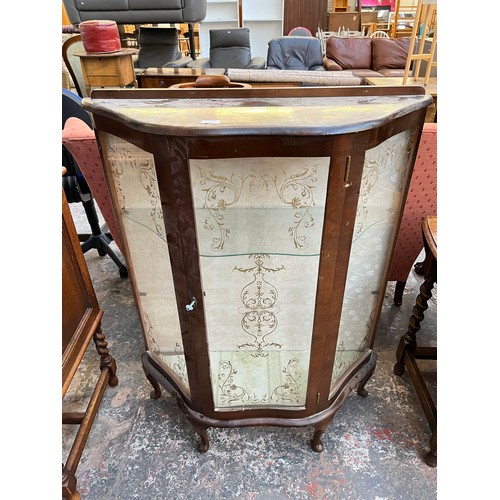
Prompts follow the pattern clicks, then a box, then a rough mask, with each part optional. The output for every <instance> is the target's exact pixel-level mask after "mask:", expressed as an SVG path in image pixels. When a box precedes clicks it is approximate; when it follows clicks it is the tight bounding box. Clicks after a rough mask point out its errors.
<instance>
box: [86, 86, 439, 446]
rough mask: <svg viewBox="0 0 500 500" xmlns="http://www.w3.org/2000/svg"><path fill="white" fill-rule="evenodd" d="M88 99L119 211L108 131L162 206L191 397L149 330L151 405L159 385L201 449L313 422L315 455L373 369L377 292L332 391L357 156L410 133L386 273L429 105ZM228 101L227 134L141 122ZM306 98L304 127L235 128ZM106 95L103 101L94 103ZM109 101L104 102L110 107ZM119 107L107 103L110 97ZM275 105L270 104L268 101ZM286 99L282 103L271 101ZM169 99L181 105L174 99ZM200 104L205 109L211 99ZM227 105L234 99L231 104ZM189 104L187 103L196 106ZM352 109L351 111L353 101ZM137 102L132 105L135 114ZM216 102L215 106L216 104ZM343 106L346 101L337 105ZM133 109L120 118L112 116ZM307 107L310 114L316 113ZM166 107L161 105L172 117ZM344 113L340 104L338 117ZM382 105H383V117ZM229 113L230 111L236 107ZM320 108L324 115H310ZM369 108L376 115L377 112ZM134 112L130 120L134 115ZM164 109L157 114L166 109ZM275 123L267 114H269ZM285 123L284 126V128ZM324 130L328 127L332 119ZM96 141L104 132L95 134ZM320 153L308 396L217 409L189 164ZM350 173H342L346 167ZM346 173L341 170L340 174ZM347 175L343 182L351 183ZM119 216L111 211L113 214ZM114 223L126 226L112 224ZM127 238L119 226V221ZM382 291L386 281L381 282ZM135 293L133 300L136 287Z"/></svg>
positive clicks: (398, 97)
mask: <svg viewBox="0 0 500 500" xmlns="http://www.w3.org/2000/svg"><path fill="white" fill-rule="evenodd" d="M92 97H93V99H92V100H85V101H84V104H83V105H84V107H85V108H86V109H88V110H89V111H91V112H92V113H93V118H94V122H95V125H96V129H97V136H98V139H99V142H100V144H101V148H102V153H103V154H102V156H103V158H104V164H105V169H106V175H107V178H108V182H109V184H110V187H111V192H112V196H113V198H114V203H115V205H116V207H117V208H118V209H119V202H118V197H117V193H116V189H115V187H114V185H113V179H112V166H111V164H110V161H109V156H108V151H107V149H106V141H105V137H104V136H105V135H106V134H111V135H113V136H116V137H119V138H120V139H122V140H125V141H127V142H130V143H131V144H133V145H134V146H136V147H138V148H140V149H141V150H143V151H146V152H148V153H150V154H151V155H153V157H154V166H155V172H156V176H157V182H158V191H159V194H160V199H161V208H162V212H163V216H164V217H163V221H164V224H165V234H166V235H167V242H168V250H169V255H170V264H171V269H172V274H173V282H174V286H175V295H176V303H177V315H178V318H179V322H180V331H181V334H182V343H183V352H184V355H185V362H186V366H187V376H188V382H189V388H190V393H189V394H187V393H186V391H185V390H184V388H183V386H182V384H181V383H179V380H178V379H177V377H176V375H175V373H173V372H172V371H171V370H169V369H168V367H166V365H165V364H164V363H162V361H161V359H159V357H158V356H157V355H155V354H154V353H153V352H152V350H151V349H150V347H151V346H150V345H148V344H149V340H148V337H147V335H146V333H145V332H144V333H145V341H146V347H147V350H146V352H145V353H144V354H143V356H142V362H143V368H144V371H145V374H146V376H147V378H148V379H149V380H150V382H151V383H152V385H153V392H152V397H154V398H158V397H159V396H160V394H161V387H160V386H163V387H165V388H166V389H167V390H168V391H169V392H170V393H172V394H173V395H175V397H176V398H177V401H178V404H179V407H180V408H181V410H182V411H183V412H184V413H185V414H186V416H187V417H188V419H189V421H190V422H191V423H192V424H193V426H194V428H195V429H196V432H197V433H198V434H199V437H200V444H199V447H198V449H199V450H200V451H206V450H207V449H208V435H207V432H206V431H207V429H208V428H209V427H240V426H247V425H276V426H292V427H300V426H312V427H313V428H314V429H315V432H314V435H313V438H312V442H311V446H312V448H313V449H314V450H315V451H321V450H322V449H323V445H322V443H321V434H322V433H323V432H324V430H325V429H326V427H327V425H328V424H329V422H330V421H331V419H332V418H333V416H334V414H335V412H336V411H337V410H338V408H339V407H340V406H341V404H342V403H343V402H344V400H345V399H346V397H347V396H348V395H349V393H350V392H351V391H352V390H353V389H356V390H357V392H358V394H360V395H362V396H366V395H367V392H366V390H365V389H364V386H365V384H366V382H367V381H368V379H369V378H370V376H371V374H372V373H373V371H374V369H375V363H376V355H375V353H374V352H373V350H372V347H373V342H374V335H375V332H376V328H377V322H378V316H379V314H380V309H381V305H382V301H383V296H384V293H383V289H382V290H379V291H378V296H377V304H376V306H375V307H374V317H373V318H372V321H371V329H370V332H369V335H368V336H367V339H366V348H364V349H363V350H362V352H360V353H359V357H358V358H357V360H356V361H355V362H353V363H352V364H351V366H349V368H348V369H347V370H345V371H344V372H343V373H342V374H341V376H340V377H339V379H338V380H336V382H335V383H334V384H333V383H332V371H333V367H334V362H335V357H336V345H337V340H338V339H337V335H338V330H339V323H340V319H341V311H342V304H343V300H344V286H345V281H346V276H347V272H348V265H349V257H350V249H351V243H352V239H353V231H354V222H355V219H356V211H357V203H358V196H359V189H360V184H361V179H362V175H363V168H364V161H365V152H366V151H367V150H368V149H371V148H374V147H376V146H378V145H380V144H382V143H383V142H384V141H386V140H388V139H390V138H392V137H394V136H396V135H397V134H400V133H402V132H405V131H410V139H409V143H408V144H407V146H406V147H407V155H408V157H407V158H408V161H407V164H406V165H405V166H404V167H405V169H406V173H405V176H404V188H403V191H404V193H403V195H402V197H401V200H400V205H399V207H398V216H397V221H396V223H395V228H394V231H393V233H394V234H393V237H392V243H391V244H390V245H389V252H388V254H387V255H386V256H385V268H384V269H385V271H384V276H386V275H387V272H388V265H389V262H390V257H391V252H392V250H391V249H392V247H393V245H394V242H395V236H396V234H397V228H398V226H399V221H400V218H401V214H402V208H403V206H404V201H405V197H406V189H407V186H408V182H409V178H410V175H411V170H412V168H413V163H414V160H415V155H416V151H417V147H418V142H419V138H420V133H421V130H422V126H423V122H424V117H425V111H426V107H427V106H428V105H429V103H430V102H431V101H432V99H431V98H430V97H429V96H426V95H425V91H424V89H423V88H422V87H409V86H407V87H394V88H390V89H388V88H384V89H381V88H376V87H343V88H341V87H337V88H326V87H324V88H321V87H317V88H287V89H285V88H281V89H276V88H274V89H242V90H239V89H238V90H234V91H233V90H231V91H228V90H222V89H213V90H202V91H200V92H197V91H192V90H190V91H183V92H181V93H179V91H176V90H149V89H144V90H139V91H133V92H130V91H126V90H123V91H116V92H115V91H96V92H94V94H93V96H92ZM218 98H222V99H224V100H225V101H226V104H225V105H227V101H231V99H234V103H235V107H234V113H235V114H234V115H232V114H231V113H229V114H228V115H225V116H226V118H227V119H228V121H231V119H232V118H234V120H235V122H234V123H232V125H234V126H228V127H227V128H224V127H218V126H217V125H215V124H214V125H210V124H207V125H208V126H206V127H205V126H186V125H185V124H184V123H173V122H172V120H168V119H166V120H165V121H161V120H160V121H158V120H156V121H155V120H149V118H147V119H145V118H144V115H143V114H141V111H140V109H141V107H142V106H144V105H146V101H147V102H149V103H150V104H151V103H153V102H154V101H155V100H157V101H156V102H157V103H158V106H160V107H162V105H161V104H160V103H162V102H164V103H166V102H167V101H170V102H171V103H173V106H174V107H175V106H176V105H179V107H182V108H184V111H185V112H186V113H189V107H190V106H193V107H194V108H196V112H197V113H198V112H200V110H199V104H200V102H201V100H202V99H203V100H204V99H206V100H208V101H210V104H208V105H209V106H210V105H213V106H214V107H216V106H217V105H218V103H217V99H218ZM302 98H304V99H312V101H311V102H312V103H314V104H315V105H321V106H323V105H324V106H327V108H328V106H330V108H328V109H327V110H326V111H325V108H323V107H322V108H321V109H322V111H323V112H324V113H325V114H322V115H321V116H318V118H317V120H318V122H317V123H314V120H311V118H313V115H312V114H311V113H314V111H312V110H311V109H309V110H308V109H307V107H304V113H305V114H304V121H303V123H293V124H292V123H291V122H286V123H283V124H280V123H277V122H275V121H273V119H271V118H269V119H270V123H266V121H265V120H264V121H263V122H262V123H259V125H258V126H254V125H248V124H247V123H243V122H238V108H239V107H240V106H243V107H246V106H249V107H255V106H257V107H259V108H261V107H262V108H265V107H266V106H269V107H270V108H272V106H274V105H278V106H280V105H281V106H286V105H288V106H290V102H292V101H291V100H290V99H294V100H296V99H299V100H300V99H302ZM101 99H102V100H101ZM108 99H109V100H110V101H108ZM115 99H116V101H115V104H118V107H113V105H111V106H108V105H109V103H110V102H112V101H113V100H115ZM266 99H268V100H269V99H272V101H273V102H274V104H270V101H266ZM344 99H345V100H347V101H349V103H350V104H349V106H348V107H347V108H349V111H348V112H347V115H345V116H344V115H342V111H340V112H339V114H340V115H342V116H343V118H342V117H341V118H338V117H335V118H334V115H333V114H332V115H331V117H330V115H329V113H328V112H329V111H331V112H332V113H333V112H334V111H335V110H336V109H337V108H336V107H335V105H337V104H338V105H339V106H340V107H339V109H341V108H342V103H343V102H344V101H343V100H344ZM280 100H281V101H282V102H278V101H280ZM176 101H177V102H176ZM208 101H207V102H208ZM231 102H232V101H231ZM367 102H371V103H372V105H373V106H376V105H381V106H382V108H384V105H385V104H387V105H388V106H387V107H385V108H384V111H381V113H380V116H378V117H377V118H376V119H371V118H370V116H369V113H368V115H366V113H367V108H366V107H365V105H366V103H367ZM193 103H194V104H193ZM355 103H357V105H358V106H355V105H353V104H355ZM136 104H139V105H138V106H136ZM220 104H222V102H220ZM344 104H345V103H344ZM127 107H128V108H129V112H126V113H121V111H120V109H125V108H127ZM146 107H147V105H146ZM313 107H314V106H313ZM168 108H169V106H168V105H167V106H165V108H162V109H164V110H165V111H164V112H165V113H166V116H168V113H169V112H168ZM347 108H342V109H344V111H345V110H346V109H347ZM382 108H381V109H382ZM232 109H233V108H232ZM318 109H320V108H318ZM374 109H375V108H374ZM136 112H137V113H136ZM162 112H163V111H162ZM268 112H269V113H270V114H269V115H267V116H269V117H271V114H272V111H271V110H268ZM285 121H286V120H285ZM330 122H331V123H330ZM103 134H104V135H103ZM311 156H314V157H327V158H329V165H330V166H329V171H328V181H327V186H328V187H327V198H326V206H325V216H324V225H323V229H322V239H321V251H320V255H321V258H320V262H319V271H318V281H317V295H316V302H315V306H314V307H315V309H314V322H313V333H312V341H311V348H310V357H309V370H308V380H307V393H306V395H305V403H304V405H302V406H301V407H292V408H283V407H281V408H280V407H276V406H274V407H272V406H269V407H256V408H251V407H245V408H244V409H242V408H226V409H221V408H217V407H216V405H215V403H214V394H213V392H212V386H211V385H210V383H207V381H209V380H210V379H211V377H212V375H211V372H210V357H209V352H208V346H207V330H206V324H205V312H206V311H205V310H204V303H203V300H200V298H202V297H203V287H202V278H201V274H200V265H199V259H200V254H199V250H198V242H197V233H196V231H197V229H196V223H195V214H194V207H193V201H192V192H191V184H190V178H189V176H190V174H189V161H191V160H195V159H203V160H210V159H227V158H259V157H271V158H280V157H297V158H301V157H303V158H308V157H311ZM346 165H349V167H348V168H346ZM347 170H348V171H347ZM347 177H348V178H347ZM118 212H119V210H118ZM119 223H120V224H122V223H123V221H119ZM122 229H123V232H126V231H125V227H124V226H123V225H122ZM127 260H128V261H129V262H130V263H131V264H130V267H131V269H130V271H131V280H132V283H133V284H134V282H135V269H134V261H133V259H132V258H128V259H127ZM382 284H383V285H384V286H385V280H383V279H382V281H381V286H382ZM134 293H135V295H136V300H137V301H138V304H139V303H140V297H139V296H138V292H137V287H135V286H134ZM191 297H197V298H198V307H197V308H196V309H195V310H194V311H190V312H187V311H186V309H185V304H186V303H187V302H189V298H191Z"/></svg>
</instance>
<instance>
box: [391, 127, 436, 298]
mask: <svg viewBox="0 0 500 500" xmlns="http://www.w3.org/2000/svg"><path fill="white" fill-rule="evenodd" d="M435 214H437V123H424V128H423V131H422V137H421V139H420V144H419V147H418V151H417V158H416V160H415V166H414V170H413V175H412V178H411V182H410V187H409V191H408V198H407V200H406V205H405V209H404V212H403V218H402V220H401V227H400V230H399V234H398V239H397V241H396V247H395V249H394V256H393V259H392V264H391V269H390V271H389V281H397V283H396V290H395V292H394V303H395V304H396V305H398V306H400V305H401V303H402V301H403V292H404V288H405V285H406V280H407V279H408V275H409V274H410V271H411V268H412V265H413V264H414V263H415V260H416V259H417V257H418V256H419V254H420V252H421V251H422V248H423V242H422V229H421V219H422V217H424V216H426V215H435ZM417 266H418V264H416V266H415V267H416V271H417V272H419V270H418V267H417Z"/></svg>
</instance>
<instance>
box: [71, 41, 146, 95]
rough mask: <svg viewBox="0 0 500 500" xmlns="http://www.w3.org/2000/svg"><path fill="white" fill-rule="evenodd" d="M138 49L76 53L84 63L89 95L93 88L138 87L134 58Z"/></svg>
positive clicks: (84, 74)
mask: <svg viewBox="0 0 500 500" xmlns="http://www.w3.org/2000/svg"><path fill="white" fill-rule="evenodd" d="M138 52H139V50H138V49H121V50H118V51H116V52H75V56H78V57H79V58H80V61H81V63H82V71H83V77H84V79H85V88H86V90H87V95H90V91H91V88H92V87H126V86H127V85H129V84H130V83H133V84H134V87H137V80H136V78H135V71H134V61H133V59H132V56H133V55H134V54H137V53H138Z"/></svg>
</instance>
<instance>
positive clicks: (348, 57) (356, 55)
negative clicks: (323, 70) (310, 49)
mask: <svg viewBox="0 0 500 500" xmlns="http://www.w3.org/2000/svg"><path fill="white" fill-rule="evenodd" d="M371 43H372V39H371V38H368V37H359V38H358V37H337V36H331V37H330V38H328V40H327V42H326V57H328V58H329V59H333V60H334V61H335V62H336V63H337V64H338V65H339V66H340V67H341V68H342V69H363V68H371V67H372V48H371Z"/></svg>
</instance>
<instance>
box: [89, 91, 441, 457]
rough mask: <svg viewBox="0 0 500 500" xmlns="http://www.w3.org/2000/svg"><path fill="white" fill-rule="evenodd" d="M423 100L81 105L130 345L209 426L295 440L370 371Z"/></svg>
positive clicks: (129, 99) (335, 94)
mask: <svg viewBox="0 0 500 500" xmlns="http://www.w3.org/2000/svg"><path fill="white" fill-rule="evenodd" d="M431 102H432V98H431V97H430V96H427V95H426V94H425V91H424V89H423V88H422V87H412V86H406V87H393V88H377V87H361V86H360V87H330V88H326V87H324V88H320V87H317V88H289V89H284V88H283V89H276V88H273V89H271V88H260V89H242V90H239V89H232V90H227V89H226V90H222V89H212V90H168V89H165V90H148V89H136V90H134V91H128V90H117V91H94V93H93V95H92V99H88V98H87V99H84V100H83V107H84V108H85V109H87V110H88V111H90V112H91V113H92V115H93V120H94V123H95V127H96V134H97V137H98V140H99V143H100V147H101V150H102V156H103V162H104V165H105V169H106V176H107V179H108V183H109V185H110V191H111V193H112V197H113V202H114V204H115V208H116V209H117V213H119V214H121V217H120V218H119V224H120V226H121V231H122V234H123V237H124V239H125V244H126V253H127V262H129V271H130V276H131V281H132V284H133V289H134V294H135V298H136V302H137V307H138V311H139V316H140V318H141V323H142V328H143V332H144V337H145V344H146V350H145V352H144V354H143V356H142V363H143V367H144V371H145V374H146V376H147V378H148V379H149V381H150V382H151V384H152V386H153V391H152V397H154V398H158V397H160V395H161V388H162V387H164V388H166V389H167V390H168V391H169V392H170V393H171V394H172V395H173V396H174V397H175V398H176V399H177V402H178V405H179V407H180V409H181V410H182V411H183V412H184V413H185V415H186V416H187V418H188V419H189V421H190V422H191V423H192V424H193V426H194V429H195V430H196V432H197V434H198V435H199V438H200V439H199V446H198V449H199V450H200V451H206V450H207V449H208V446H209V442H208V433H207V429H208V428H210V427H241V426H253V425H273V426H293V427H301V426H311V427H312V428H313V429H314V433H313V436H312V441H311V446H312V448H313V449H314V450H316V451H321V450H322V449H323V445H322V442H321V435H322V433H323V432H324V430H325V429H326V427H327V426H328V424H329V422H330V421H331V420H332V418H333V416H334V414H335V412H336V411H337V410H338V408H339V407H340V405H341V404H342V403H343V402H344V400H345V399H346V398H347V396H348V395H349V393H350V392H351V391H352V390H354V389H356V390H357V392H358V394H360V395H362V396H365V395H367V392H366V390H365V384H366V383H367V381H368V379H369V378H370V376H371V374H372V373H373V371H374V369H375V361H376V356H375V353H374V351H373V350H372V346H373V340H374V334H375V331H376V327H377V321H378V317H379V313H380V309H381V304H382V301H383V297H384V290H385V285H386V278H387V272H388V264H389V262H390V259H391V252H392V248H393V244H394V242H395V237H396V234H397V230H398V225H399V222H400V217H401V213H402V208H403V206H404V201H405V197H406V190H407V186H408V183H409V179H410V176H411V171H412V167H413V163H414V160H415V155H416V150H417V146H418V142H419V138H420V133H421V129H422V125H423V123H424V117H425V111H426V108H427V106H428V105H429V104H430V103H431Z"/></svg>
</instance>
